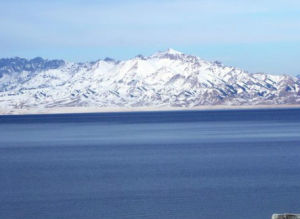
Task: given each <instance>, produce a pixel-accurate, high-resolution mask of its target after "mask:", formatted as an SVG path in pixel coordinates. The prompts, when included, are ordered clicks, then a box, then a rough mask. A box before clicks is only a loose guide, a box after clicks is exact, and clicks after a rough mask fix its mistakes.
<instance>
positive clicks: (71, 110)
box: [0, 104, 300, 116]
mask: <svg viewBox="0 0 300 219" xmlns="http://www.w3.org/2000/svg"><path fill="white" fill-rule="evenodd" d="M257 109H266V110H267V109H300V104H287V105H243V106H234V105H213V106H198V107H56V108H38V109H15V110H5V109H1V108H0V115H1V116H2V115H3V116H4V115H42V114H83V113H122V112H124V113H125V112H160V111H161V112H167V111H218V110H257Z"/></svg>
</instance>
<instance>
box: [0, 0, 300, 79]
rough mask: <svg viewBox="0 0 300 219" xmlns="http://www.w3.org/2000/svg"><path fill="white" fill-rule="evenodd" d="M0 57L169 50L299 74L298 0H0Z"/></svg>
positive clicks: (82, 57)
mask: <svg viewBox="0 0 300 219" xmlns="http://www.w3.org/2000/svg"><path fill="white" fill-rule="evenodd" d="M0 9H1V10H0V57H12V56H21V57H27V58H32V57H36V56H42V57H45V58H63V59H66V60H69V61H88V60H90V61H91V60H96V59H100V58H104V57H106V56H109V57H113V58H116V59H127V58H131V57H133V56H135V55H137V54H143V55H150V54H152V53H154V52H156V51H158V50H165V49H166V48H169V47H170V48H174V49H176V50H179V51H182V52H184V53H188V54H193V55H197V56H200V57H202V58H204V59H208V60H220V61H222V62H223V63H224V64H226V65H233V66H237V67H240V68H243V69H245V70H248V71H250V72H268V73H276V74H277V73H288V74H300V67H299V66H300V65H299V61H300V59H299V58H300V0H197V1H196V0H173V1H171V0H148V1H142V0H116V1H113V0H111V1H108V0H99V1H96V0H85V1H79V0H65V1H64V0H42V1H41V0H0Z"/></svg>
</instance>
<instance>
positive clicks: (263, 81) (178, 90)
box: [0, 49, 300, 111]
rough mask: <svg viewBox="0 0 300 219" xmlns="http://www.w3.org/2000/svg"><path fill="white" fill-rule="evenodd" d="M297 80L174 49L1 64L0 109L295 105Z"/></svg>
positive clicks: (299, 100) (299, 79) (12, 60)
mask: <svg viewBox="0 0 300 219" xmlns="http://www.w3.org/2000/svg"><path fill="white" fill-rule="evenodd" d="M299 103H300V76H298V77H293V76H290V75H271V74H264V73H255V74H252V73H248V72H246V71H243V70H241V69H239V68H235V67H229V66H224V65H223V64H222V63H220V62H218V61H215V62H209V61H205V60H203V59H201V58H199V57H196V56H192V55H186V54H183V53H181V52H178V51H175V50H173V49H168V50H167V51H163V52H158V53H155V54H153V55H152V56H149V57H144V56H142V55H138V56H136V57H135V58H133V59H129V60H125V61H117V60H114V59H110V58H106V59H104V60H99V61H95V62H85V63H73V62H66V61H64V60H45V59H42V58H34V59H31V60H27V59H23V58H6V59H0V109H1V110H2V111H5V110H6V111H11V110H15V109H36V108H53V107H54V108H57V107H77V106H86V107H138V106H143V107H197V106H203V105H272V104H299Z"/></svg>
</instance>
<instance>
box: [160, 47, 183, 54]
mask: <svg viewBox="0 0 300 219" xmlns="http://www.w3.org/2000/svg"><path fill="white" fill-rule="evenodd" d="M163 53H165V54H172V55H181V54H182V52H179V51H177V50H175V49H172V48H168V49H167V50H166V51H164V52H163Z"/></svg>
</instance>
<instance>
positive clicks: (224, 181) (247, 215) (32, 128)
mask: <svg viewBox="0 0 300 219" xmlns="http://www.w3.org/2000/svg"><path fill="white" fill-rule="evenodd" d="M275 212H279V213H283V212H300V109H270V110H240V111H239V110H224V111H222V110H217V111H174V112H139V113H137V112H134V113H94V114H93V113H90V114H59V115H24V116H0V218H1V219H123V218H124V219H140V218H146V219H201V218H203V219H207V218H217V219H241V218H243V219H270V218H271V214H272V213H275Z"/></svg>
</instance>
